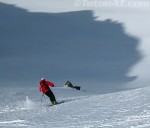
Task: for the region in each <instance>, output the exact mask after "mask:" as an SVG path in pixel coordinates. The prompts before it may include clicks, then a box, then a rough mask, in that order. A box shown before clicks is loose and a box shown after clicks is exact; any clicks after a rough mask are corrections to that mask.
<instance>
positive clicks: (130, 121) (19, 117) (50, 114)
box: [0, 87, 150, 128]
mask: <svg viewBox="0 0 150 128" xmlns="http://www.w3.org/2000/svg"><path fill="white" fill-rule="evenodd" d="M20 91H21V89H19V90H18V92H20ZM32 91H33V90H32V89H29V90H28V97H26V94H24V93H17V92H16V93H12V94H11V95H10V96H7V97H6V96H5V93H4V92H3V91H1V93H0V94H1V97H0V127H7V128H9V127H11V128H12V127H28V128H30V127H31V128H45V127H51V128H149V127H150V99H149V96H150V88H149V87H147V88H143V89H142V88H141V89H135V90H129V91H124V92H117V93H112V94H105V95H89V94H88V93H86V94H83V95H82V93H83V92H79V91H76V96H73V95H72V94H73V93H74V91H75V90H71V89H65V88H56V89H55V90H54V92H55V94H56V95H57V97H59V98H57V99H58V100H59V101H61V100H62V99H65V100H66V102H65V103H62V104H59V105H56V106H51V107H48V106H47V105H48V103H49V100H48V99H47V98H46V97H45V98H44V99H43V102H42V103H41V102H40V101H39V98H40V96H39V95H38V93H37V92H36V93H34V95H33V94H32ZM60 91H62V92H63V91H65V93H66V92H67V93H66V95H67V96H66V97H65V95H61V93H58V92H60ZM18 94H19V95H18ZM31 94H32V95H31ZM4 97H5V98H4ZM61 98H62V99H61Z"/></svg>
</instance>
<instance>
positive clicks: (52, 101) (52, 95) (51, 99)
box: [45, 90, 57, 104]
mask: <svg viewBox="0 0 150 128" xmlns="http://www.w3.org/2000/svg"><path fill="white" fill-rule="evenodd" d="M45 94H46V95H47V96H48V97H49V99H50V101H51V103H52V104H56V103H57V102H56V98H55V96H54V94H53V92H52V91H51V90H49V91H48V92H46V93H45Z"/></svg>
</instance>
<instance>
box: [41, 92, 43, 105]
mask: <svg viewBox="0 0 150 128" xmlns="http://www.w3.org/2000/svg"><path fill="white" fill-rule="evenodd" d="M43 97H44V93H43V94H42V97H41V103H42V101H43Z"/></svg>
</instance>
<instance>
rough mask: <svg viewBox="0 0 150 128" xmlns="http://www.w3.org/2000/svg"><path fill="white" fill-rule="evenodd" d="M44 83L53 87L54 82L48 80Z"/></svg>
mask: <svg viewBox="0 0 150 128" xmlns="http://www.w3.org/2000/svg"><path fill="white" fill-rule="evenodd" d="M46 84H47V85H49V86H51V87H54V84H53V83H52V82H50V81H46Z"/></svg>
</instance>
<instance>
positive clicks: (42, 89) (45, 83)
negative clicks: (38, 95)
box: [39, 78, 57, 105]
mask: <svg viewBox="0 0 150 128" xmlns="http://www.w3.org/2000/svg"><path fill="white" fill-rule="evenodd" d="M49 86H51V87H54V84H53V83H52V82H50V81H46V80H45V79H44V78H41V81H40V87H39V90H40V92H43V94H45V95H47V96H48V97H49V99H50V101H51V103H52V104H53V105H55V104H57V102H56V99H55V96H54V94H53V92H52V91H51V90H50V88H49Z"/></svg>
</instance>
